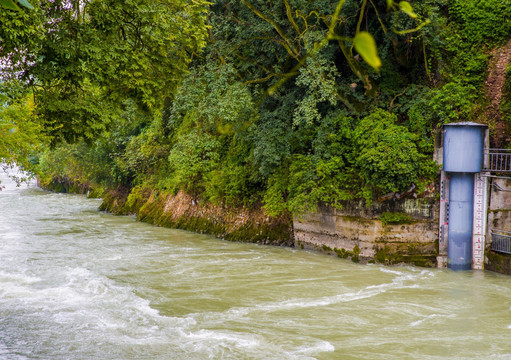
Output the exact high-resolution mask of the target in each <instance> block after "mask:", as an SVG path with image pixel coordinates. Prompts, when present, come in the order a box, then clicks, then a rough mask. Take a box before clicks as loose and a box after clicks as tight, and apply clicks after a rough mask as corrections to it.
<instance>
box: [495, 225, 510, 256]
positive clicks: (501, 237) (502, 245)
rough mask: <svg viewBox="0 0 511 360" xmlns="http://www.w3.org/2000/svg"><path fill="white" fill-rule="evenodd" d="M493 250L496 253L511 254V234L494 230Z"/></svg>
mask: <svg viewBox="0 0 511 360" xmlns="http://www.w3.org/2000/svg"><path fill="white" fill-rule="evenodd" d="M491 249H492V250H493V251H496V252H501V253H505V254H511V232H509V231H502V230H496V229H492V230H491Z"/></svg>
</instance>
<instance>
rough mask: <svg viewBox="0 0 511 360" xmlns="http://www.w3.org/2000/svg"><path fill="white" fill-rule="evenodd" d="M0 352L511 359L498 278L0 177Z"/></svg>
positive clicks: (503, 283) (509, 298) (509, 292)
mask: <svg viewBox="0 0 511 360" xmlns="http://www.w3.org/2000/svg"><path fill="white" fill-rule="evenodd" d="M1 180H2V182H3V185H5V188H4V189H3V190H2V191H0V359H2V360H4V359H49V360H50V359H51V360H55V359H84V360H86V359H101V360H103V359H105V360H106V359H151V360H153V359H511V309H510V306H511V278H509V277H505V276H500V275H496V274H493V273H488V272H486V273H483V272H457V273H455V272H451V271H447V270H436V269H423V268H415V267H383V266H379V265H358V264H354V263H351V262H349V261H347V260H341V259H337V258H334V257H329V256H324V255H320V254H315V253H310V252H306V251H302V250H295V249H290V248H276V247H269V246H257V245H252V244H240V243H231V242H226V241H222V240H218V239H215V238H213V237H210V236H206V235H198V234H194V233H190V232H185V231H178V230H172V229H165V228H158V227H154V226H150V225H147V224H142V223H138V222H136V221H135V219H134V218H133V217H115V216H111V215H109V214H105V213H102V212H98V211H97V210H96V209H97V208H98V206H99V204H100V201H99V200H91V199H86V198H84V197H82V196H77V195H62V194H53V193H48V192H45V191H42V190H40V189H38V188H36V187H35V186H33V185H32V186H27V185H23V186H22V187H21V188H17V187H15V185H14V183H12V182H11V181H10V180H9V179H7V178H6V176H5V175H1Z"/></svg>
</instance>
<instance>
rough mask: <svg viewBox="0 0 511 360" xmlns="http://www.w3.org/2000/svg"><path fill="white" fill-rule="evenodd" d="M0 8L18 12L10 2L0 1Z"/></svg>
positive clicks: (8, 0) (7, 0)
mask: <svg viewBox="0 0 511 360" xmlns="http://www.w3.org/2000/svg"><path fill="white" fill-rule="evenodd" d="M0 6H1V7H3V8H6V9H10V10H20V8H19V7H18V5H16V3H15V2H14V1H12V0H0Z"/></svg>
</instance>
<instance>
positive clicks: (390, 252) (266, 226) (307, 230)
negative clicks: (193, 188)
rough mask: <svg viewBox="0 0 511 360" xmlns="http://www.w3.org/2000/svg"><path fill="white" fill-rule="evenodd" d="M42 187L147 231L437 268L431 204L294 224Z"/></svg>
mask: <svg viewBox="0 0 511 360" xmlns="http://www.w3.org/2000/svg"><path fill="white" fill-rule="evenodd" d="M41 185H42V186H43V187H44V188H46V189H48V190H51V191H57V192H74V193H81V194H87V195H88V197H101V198H102V200H103V202H102V204H101V206H100V210H102V211H108V212H111V213H113V214H115V215H135V216H137V219H138V220H139V221H142V222H145V223H149V224H153V225H157V226H162V227H168V228H176V229H184V230H189V231H193V232H197V233H205V234H210V235H213V236H216V237H218V238H222V239H225V240H229V241H237V242H250V243H257V244H264V245H277V246H287V247H297V248H300V249H307V250H313V251H316V252H321V253H324V254H328V255H334V256H338V257H340V258H348V259H351V260H352V261H353V262H362V263H382V264H387V265H396V264H413V265H418V266H423V267H435V266H436V261H435V260H436V256H437V255H438V251H437V249H438V242H437V240H436V239H437V238H436V236H435V231H437V228H436V223H437V221H438V219H437V218H436V216H435V214H436V211H434V210H433V209H434V199H429V200H428V201H426V200H424V199H423V200H420V201H419V200H405V199H403V200H400V201H392V202H383V203H378V204H373V206H371V207H366V206H364V205H363V204H346V205H345V207H344V210H343V211H340V210H335V209H331V208H325V207H320V208H319V211H318V213H316V214H307V215H306V216H303V217H300V218H295V219H292V218H291V217H290V216H281V217H278V218H275V217H271V216H268V215H266V214H265V212H264V209H263V208H262V207H261V206H254V207H252V208H247V207H227V206H220V205H214V204H210V203H204V202H201V200H200V199H196V198H194V197H193V196H191V195H190V194H186V193H184V192H183V191H180V192H178V193H177V194H175V195H174V194H170V193H163V192H159V191H156V190H154V189H151V188H149V187H135V188H133V189H127V188H120V187H119V188H117V189H109V190H101V189H100V190H98V189H95V188H94V187H93V186H91V185H90V184H82V183H74V182H73V181H72V180H71V179H68V178H66V179H60V178H59V179H53V180H52V181H50V182H48V183H47V184H41ZM426 210H427V211H426ZM407 213H409V214H407Z"/></svg>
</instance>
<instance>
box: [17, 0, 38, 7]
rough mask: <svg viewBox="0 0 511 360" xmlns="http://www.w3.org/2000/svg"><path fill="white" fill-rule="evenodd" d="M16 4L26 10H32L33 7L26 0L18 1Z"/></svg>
mask: <svg viewBox="0 0 511 360" xmlns="http://www.w3.org/2000/svg"><path fill="white" fill-rule="evenodd" d="M18 2H19V3H20V4H21V5H23V6H24V7H26V8H29V9H33V8H34V7H33V6H32V4H30V3H29V2H28V1H27V0H18Z"/></svg>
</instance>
